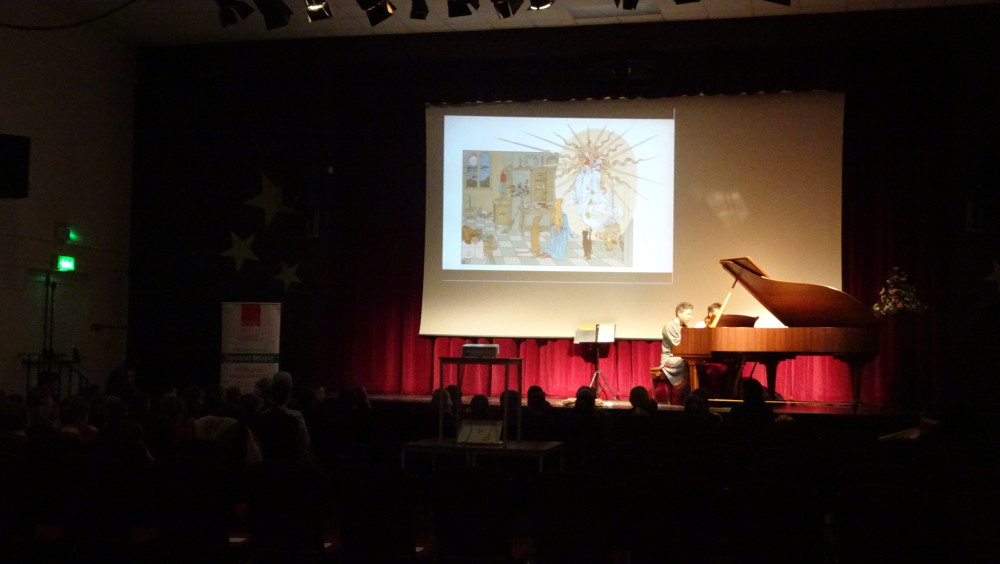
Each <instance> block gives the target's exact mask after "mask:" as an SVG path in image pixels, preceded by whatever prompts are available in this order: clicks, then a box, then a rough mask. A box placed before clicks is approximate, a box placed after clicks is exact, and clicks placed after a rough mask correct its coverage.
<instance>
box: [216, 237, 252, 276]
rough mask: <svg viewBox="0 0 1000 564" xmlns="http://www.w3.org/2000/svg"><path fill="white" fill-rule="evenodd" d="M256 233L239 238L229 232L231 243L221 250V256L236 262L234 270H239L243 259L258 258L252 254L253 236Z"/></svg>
mask: <svg viewBox="0 0 1000 564" xmlns="http://www.w3.org/2000/svg"><path fill="white" fill-rule="evenodd" d="M255 236H256V235H251V236H249V237H247V238H246V239H240V238H239V237H238V236H237V235H236V233H233V232H231V231H230V232H229V237H230V239H231V240H232V245H233V246H231V247H229V248H228V249H226V250H225V251H223V252H222V256H224V257H230V258H232V259H233V260H234V261H235V262H236V272H239V271H240V269H241V268H243V261H246V260H258V261H259V260H260V259H259V258H257V255H255V254H253V249H251V247H252V246H253V238H254V237H255Z"/></svg>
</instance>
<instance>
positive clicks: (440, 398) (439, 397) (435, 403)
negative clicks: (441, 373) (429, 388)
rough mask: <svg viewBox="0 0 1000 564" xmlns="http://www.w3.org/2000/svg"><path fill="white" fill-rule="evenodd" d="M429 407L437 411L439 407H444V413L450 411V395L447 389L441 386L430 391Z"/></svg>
mask: <svg viewBox="0 0 1000 564" xmlns="http://www.w3.org/2000/svg"><path fill="white" fill-rule="evenodd" d="M431 407H433V408H434V411H435V412H437V411H438V410H440V409H444V411H445V413H451V411H452V405H451V396H450V395H449V394H448V392H447V390H445V389H443V388H438V389H436V390H434V391H433V392H431Z"/></svg>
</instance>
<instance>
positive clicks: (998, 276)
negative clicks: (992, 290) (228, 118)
mask: <svg viewBox="0 0 1000 564" xmlns="http://www.w3.org/2000/svg"><path fill="white" fill-rule="evenodd" d="M983 280H985V281H987V282H993V283H994V284H996V285H997V293H1000V262H997V260H996V259H993V272H992V273H991V274H990V275H988V276H986V277H985V278H983Z"/></svg>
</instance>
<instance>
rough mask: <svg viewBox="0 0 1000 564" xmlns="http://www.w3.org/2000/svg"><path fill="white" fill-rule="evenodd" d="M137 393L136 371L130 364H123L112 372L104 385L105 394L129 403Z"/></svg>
mask: <svg viewBox="0 0 1000 564" xmlns="http://www.w3.org/2000/svg"><path fill="white" fill-rule="evenodd" d="M135 391H136V384H135V371H134V370H133V369H132V367H131V366H129V365H128V364H122V365H120V366H118V367H116V368H115V369H114V370H112V371H111V374H110V375H109V376H108V381H107V383H106V384H105V385H104V393H105V394H107V395H109V396H115V397H119V398H122V399H123V400H125V401H128V400H129V398H131V397H132V394H133V393H134V392H135Z"/></svg>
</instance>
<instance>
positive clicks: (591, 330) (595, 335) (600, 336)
mask: <svg viewBox="0 0 1000 564" xmlns="http://www.w3.org/2000/svg"><path fill="white" fill-rule="evenodd" d="M573 342H574V343H576V344H580V343H613V342H615V324H614V323H595V324H594V325H581V326H580V328H579V329H577V330H576V335H574V337H573Z"/></svg>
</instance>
